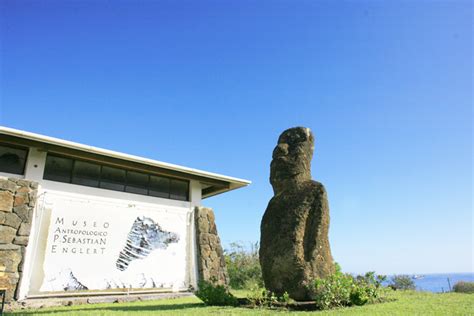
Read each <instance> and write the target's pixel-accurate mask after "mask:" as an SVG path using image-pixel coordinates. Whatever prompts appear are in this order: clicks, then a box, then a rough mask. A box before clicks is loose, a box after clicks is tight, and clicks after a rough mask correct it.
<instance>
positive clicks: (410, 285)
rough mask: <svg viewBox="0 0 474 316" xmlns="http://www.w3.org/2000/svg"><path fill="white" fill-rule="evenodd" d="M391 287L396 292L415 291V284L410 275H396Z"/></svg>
mask: <svg viewBox="0 0 474 316" xmlns="http://www.w3.org/2000/svg"><path fill="white" fill-rule="evenodd" d="M389 286H390V287H391V288H392V289H394V290H414V289H415V282H413V280H412V279H411V277H410V276H409V275H405V274H401V275H394V276H393V277H392V283H391V284H390V285H389Z"/></svg>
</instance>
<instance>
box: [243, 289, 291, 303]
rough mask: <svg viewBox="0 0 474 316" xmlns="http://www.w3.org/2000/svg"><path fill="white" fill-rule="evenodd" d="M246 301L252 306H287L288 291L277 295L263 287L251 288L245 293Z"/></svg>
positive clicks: (288, 299) (288, 301)
mask: <svg viewBox="0 0 474 316" xmlns="http://www.w3.org/2000/svg"><path fill="white" fill-rule="evenodd" d="M247 301H248V303H249V304H250V305H251V306H253V307H263V306H266V307H273V306H275V305H279V306H285V307H287V306H288V305H289V304H290V301H291V299H290V295H289V294H288V292H285V293H283V295H282V296H277V295H276V294H275V293H273V292H271V291H268V290H266V289H265V288H253V289H251V290H250V292H249V293H248V294H247Z"/></svg>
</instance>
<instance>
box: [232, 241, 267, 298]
mask: <svg viewBox="0 0 474 316" xmlns="http://www.w3.org/2000/svg"><path fill="white" fill-rule="evenodd" d="M258 249H259V245H258V243H255V244H251V246H250V249H245V247H244V246H243V244H242V243H237V242H234V243H231V244H230V249H226V250H225V253H224V256H225V261H226V264H227V272H228V273H229V279H230V286H231V287H232V288H233V289H252V288H263V278H262V270H261V268H260V262H259V259H258Z"/></svg>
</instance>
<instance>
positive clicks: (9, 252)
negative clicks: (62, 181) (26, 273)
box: [0, 177, 38, 301]
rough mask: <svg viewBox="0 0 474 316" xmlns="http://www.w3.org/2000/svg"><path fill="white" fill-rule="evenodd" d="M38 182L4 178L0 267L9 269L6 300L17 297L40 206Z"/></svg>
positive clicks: (0, 190)
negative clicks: (33, 220)
mask: <svg viewBox="0 0 474 316" xmlns="http://www.w3.org/2000/svg"><path fill="white" fill-rule="evenodd" d="M37 189H38V184H37V183H36V182H32V181H27V180H21V179H14V178H4V177H0V265H3V266H5V267H6V269H5V272H6V273H5V274H6V279H1V280H0V283H2V284H0V286H6V287H7V296H6V300H7V301H11V300H12V299H13V297H14V296H15V293H16V291H17V288H18V284H19V280H20V278H21V274H22V271H23V260H24V256H25V248H26V246H27V245H28V239H29V236H30V230H31V221H32V219H33V210H34V207H35V204H36V196H37Z"/></svg>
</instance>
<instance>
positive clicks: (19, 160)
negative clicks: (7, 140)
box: [0, 145, 28, 174]
mask: <svg viewBox="0 0 474 316" xmlns="http://www.w3.org/2000/svg"><path fill="white" fill-rule="evenodd" d="M27 155H28V150H27V149H23V148H19V147H10V146H4V145H0V172H6V173H14V174H23V173H24V172H25V164H26V157H27Z"/></svg>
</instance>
